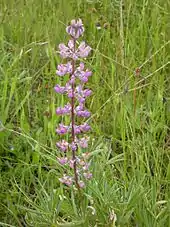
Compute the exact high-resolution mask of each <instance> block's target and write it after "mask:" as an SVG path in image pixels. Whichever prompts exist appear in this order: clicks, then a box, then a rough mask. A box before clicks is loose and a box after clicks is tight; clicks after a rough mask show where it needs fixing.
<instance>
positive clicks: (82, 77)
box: [74, 62, 92, 83]
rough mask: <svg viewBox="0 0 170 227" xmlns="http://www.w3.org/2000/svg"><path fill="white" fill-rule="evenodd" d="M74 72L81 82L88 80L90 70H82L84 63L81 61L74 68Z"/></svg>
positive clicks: (90, 73)
mask: <svg viewBox="0 0 170 227" xmlns="http://www.w3.org/2000/svg"><path fill="white" fill-rule="evenodd" d="M74 74H75V76H76V77H77V78H79V80H81V81H82V82H83V83H87V82H88V77H89V76H91V75H92V72H91V71H89V70H88V69H86V71H84V63H83V62H81V63H80V66H79V67H78V68H77V69H76V71H75V73H74Z"/></svg>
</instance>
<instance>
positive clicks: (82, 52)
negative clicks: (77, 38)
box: [77, 41, 91, 58]
mask: <svg viewBox="0 0 170 227" xmlns="http://www.w3.org/2000/svg"><path fill="white" fill-rule="evenodd" d="M90 51H91V47H89V46H88V45H86V43H85V42H84V41H83V42H81V43H80V45H79V47H78V49H77V56H78V57H80V58H86V57H87V56H88V55H89V53H90Z"/></svg>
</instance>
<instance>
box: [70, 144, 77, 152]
mask: <svg viewBox="0 0 170 227" xmlns="http://www.w3.org/2000/svg"><path fill="white" fill-rule="evenodd" d="M70 148H71V150H72V151H76V150H77V144H76V143H75V142H72V143H71V145H70Z"/></svg>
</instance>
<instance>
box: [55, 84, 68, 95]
mask: <svg viewBox="0 0 170 227" xmlns="http://www.w3.org/2000/svg"><path fill="white" fill-rule="evenodd" d="M54 90H55V91H56V92H57V93H60V94H63V93H64V92H66V88H65V87H61V86H60V85H59V84H57V85H56V86H55V87H54Z"/></svg>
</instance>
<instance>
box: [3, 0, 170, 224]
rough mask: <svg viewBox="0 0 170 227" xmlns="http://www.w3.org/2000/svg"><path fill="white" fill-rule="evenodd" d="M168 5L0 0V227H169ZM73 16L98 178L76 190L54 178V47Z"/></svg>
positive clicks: (57, 170)
mask: <svg viewBox="0 0 170 227" xmlns="http://www.w3.org/2000/svg"><path fill="white" fill-rule="evenodd" d="M169 9H170V5H169V3H168V1H164V0H156V1H145V0H143V1H139V0H138V1H134V0H127V1H122V0H120V1H116V0H103V1H100V0H94V1H93V0H91V1H90V0H89V1H88V0H87V1H85V0H62V1H59V0H58V1H57V0H55V1H54V0H53V1H51V0H48V1H46V0H43V1H40V0H39V1H38V0H37V1H33V0H26V1H24V0H18V1H16V0H15V1H14V0H8V1H6V0H1V1H0V23H1V27H0V46H1V48H0V89H1V93H0V120H1V122H2V125H1V128H0V168H1V174H0V191H1V193H0V201H1V202H0V226H11V227H14V226H16V227H18V226H19V227H23V226H30V227H31V226H33V227H43V226H44V227H47V226H49V227H57V226H65V227H67V226H73V227H74V226H80V227H81V226H82V227H83V226H85V227H86V226H87V227H90V226H91V227H93V226H96V227H97V226H108V227H109V226H112V227H113V226H115V224H116V226H117V227H123V226H125V227H132V226H133V227H137V226H138V227H163V226H165V227H166V226H167V227H168V226H170V215H169V214H170V194H169V187H168V186H169V183H170V162H169V157H170V156H169V154H170V153H169V152H170V117H169V116H170V94H169V88H170V86H169V84H170V83H169V82H170V81H169V77H168V74H169V56H168V50H169V44H170V41H169V40H168V26H169V25H168V23H169V20H168V19H169ZM78 17H81V18H82V20H83V22H84V24H85V28H86V32H85V37H84V38H85V40H87V41H88V43H89V44H90V46H92V48H93V54H92V55H91V58H90V59H89V60H88V67H89V68H91V69H92V70H93V76H92V78H91V80H90V83H89V86H90V87H91V88H92V90H93V93H94V94H93V97H92V98H91V99H89V101H88V107H89V109H90V110H91V111H92V113H93V114H92V116H91V119H90V121H91V125H92V128H93V130H92V132H91V138H92V141H91V146H90V148H89V150H90V151H91V158H92V171H93V175H94V178H93V180H92V181H91V182H90V183H89V184H88V186H87V187H86V189H85V190H84V191H83V192H82V193H83V195H82V197H79V196H78V195H77V193H76V192H74V191H73V190H67V189H65V188H64V187H63V186H62V185H60V184H59V181H58V177H59V176H60V175H61V172H62V171H63V170H62V169H61V167H60V166H59V165H58V163H57V161H56V156H57V150H56V147H55V143H56V141H57V140H58V138H57V136H56V134H55V126H56V125H57V124H58V122H59V119H58V118H57V116H56V115H55V108H56V107H57V106H59V105H60V104H62V103H63V102H65V100H63V99H62V98H61V96H60V97H59V96H56V94H55V93H54V91H53V87H54V85H55V84H56V83H57V82H58V78H57V77H56V76H55V70H56V64H57V63H59V62H60V61H61V60H60V58H59V56H58V54H56V50H57V45H58V44H59V43H60V42H65V41H66V40H67V37H66V34H65V24H68V22H69V21H70V20H71V19H73V18H78ZM96 23H100V26H101V29H100V30H98V29H97V27H96ZM137 68H138V69H139V74H138V75H135V73H134V72H135V70H136V69H137ZM80 200H81V201H80ZM113 212H114V213H115V214H116V216H117V221H116V223H115V216H114V215H113Z"/></svg>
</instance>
